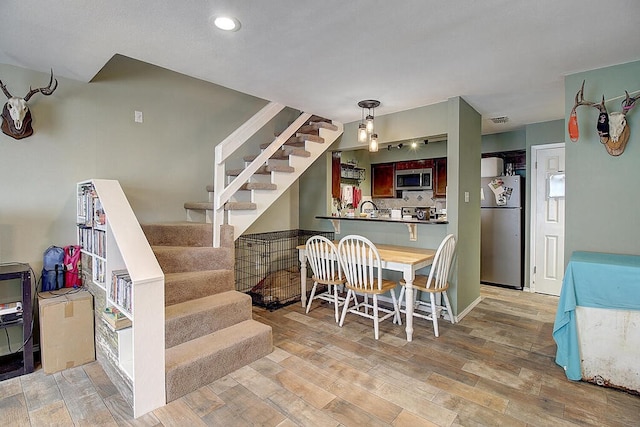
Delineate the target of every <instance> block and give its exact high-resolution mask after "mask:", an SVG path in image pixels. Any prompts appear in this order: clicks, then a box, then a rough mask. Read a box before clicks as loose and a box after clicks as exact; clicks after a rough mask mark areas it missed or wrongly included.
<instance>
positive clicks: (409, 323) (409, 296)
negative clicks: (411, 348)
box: [398, 271, 415, 341]
mask: <svg viewBox="0 0 640 427" xmlns="http://www.w3.org/2000/svg"><path fill="white" fill-rule="evenodd" d="M414 277H415V273H413V272H411V271H405V272H403V273H402V278H403V279H404V283H405V303H406V312H407V317H406V319H405V324H406V328H405V330H406V332H407V341H411V340H413V279H414ZM398 304H399V302H398Z"/></svg>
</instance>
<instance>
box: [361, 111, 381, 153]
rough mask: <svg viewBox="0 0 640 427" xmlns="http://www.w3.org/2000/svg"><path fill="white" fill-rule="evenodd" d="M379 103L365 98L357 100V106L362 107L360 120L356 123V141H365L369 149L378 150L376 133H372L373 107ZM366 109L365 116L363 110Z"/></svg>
mask: <svg viewBox="0 0 640 427" xmlns="http://www.w3.org/2000/svg"><path fill="white" fill-rule="evenodd" d="M379 105H380V101H376V100H374V99H367V100H364V101H360V102H358V107H360V108H362V120H361V122H360V124H359V125H358V142H359V143H363V144H365V143H367V142H368V145H369V151H371V152H376V151H378V134H376V133H373V114H374V111H373V110H374V109H375V108H376V107H378V106H379ZM365 108H366V109H367V110H368V112H367V116H366V118H365V115H364V110H365Z"/></svg>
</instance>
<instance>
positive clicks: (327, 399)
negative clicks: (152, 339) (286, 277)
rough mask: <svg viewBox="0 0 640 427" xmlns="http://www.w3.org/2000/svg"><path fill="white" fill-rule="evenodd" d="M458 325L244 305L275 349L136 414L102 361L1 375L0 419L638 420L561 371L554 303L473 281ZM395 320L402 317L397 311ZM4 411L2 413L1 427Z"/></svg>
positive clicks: (618, 426)
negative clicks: (409, 337) (266, 328)
mask: <svg viewBox="0 0 640 427" xmlns="http://www.w3.org/2000/svg"><path fill="white" fill-rule="evenodd" d="M481 295H482V301H481V302H480V303H479V304H478V305H477V306H476V307H475V308H474V309H473V310H471V311H470V312H469V313H468V314H467V315H466V316H465V317H464V318H463V319H461V321H460V322H459V323H457V324H454V325H452V324H451V323H449V322H447V321H442V322H440V336H439V337H438V338H436V337H435V336H434V334H433V325H432V324H431V322H428V321H426V320H424V319H416V321H415V322H414V339H413V341H412V342H407V341H406V335H405V330H404V325H403V326H399V325H394V324H393V323H392V322H391V321H385V322H383V323H382V324H381V325H380V339H379V340H375V339H374V337H373V324H372V322H371V321H370V320H369V319H364V318H362V317H360V316H355V315H350V316H347V319H346V320H345V323H344V326H343V327H340V326H338V325H337V324H336V322H335V319H334V312H333V307H332V306H331V305H330V304H325V303H317V304H314V307H313V309H312V310H311V312H310V313H309V314H308V315H307V314H305V312H304V309H303V308H302V307H300V305H299V304H292V305H289V306H286V307H283V308H281V309H278V310H275V311H268V310H265V309H262V308H260V307H254V308H253V315H254V319H256V320H258V321H261V322H263V323H265V324H268V325H271V326H272V327H273V342H274V346H275V347H274V351H273V352H272V353H271V354H269V355H267V356H265V357H264V358H262V359H259V360H257V361H255V362H253V363H251V364H250V365H248V366H245V367H243V368H240V369H238V370H237V371H235V372H232V373H230V374H229V375H226V376H224V377H222V378H220V379H218V380H216V381H214V382H212V383H210V384H208V385H206V386H204V387H201V388H200V389H198V390H195V391H193V392H191V393H189V394H188V395H186V396H183V397H182V398H180V399H177V400H175V401H174V402H171V403H169V404H168V405H166V406H164V407H162V408H159V409H157V410H155V411H153V412H151V413H148V414H145V415H143V416H141V417H139V418H138V419H134V418H133V410H132V409H131V407H130V406H129V405H128V404H127V403H126V401H125V400H124V399H123V398H122V396H121V395H120V393H119V392H118V391H117V388H116V387H115V386H114V385H113V384H112V383H111V381H110V380H109V378H108V376H107V375H106V374H105V372H104V371H103V370H102V368H101V367H100V365H99V363H98V362H92V363H89V364H87V365H84V366H83V367H78V368H73V369H70V370H67V371H63V372H60V373H56V374H53V375H45V374H44V373H43V372H42V369H40V368H39V369H38V370H37V371H36V372H34V373H32V374H29V375H25V376H23V377H19V378H14V379H10V380H5V381H3V382H0V426H2V425H11V426H14V425H25V426H45V425H46V426H49V425H62V426H68V425H77V426H82V425H117V426H133V427H137V426H145V427H149V426H158V427H161V426H184V425H189V426H198V425H200V426H204V425H207V426H231V427H234V426H242V427H244V426H249V425H260V426H274V427H293V426H362V425H367V426H395V427H404V426H411V427H414V426H428V427H432V426H446V427H448V426H452V427H453V426H508V427H512V426H515V427H517V426H527V427H529V426H536V427H537V426H554V427H555V426H599V427H600V426H605V427H609V426H615V427H632V426H633V427H637V426H639V425H640V397H639V396H637V395H634V394H630V393H626V392H623V391H620V390H615V389H610V388H604V387H599V386H596V385H594V384H590V383H585V382H581V381H577V382H576V381H569V380H567V378H566V376H565V374H564V371H563V369H562V368H561V367H560V366H558V365H556V363H555V351H556V346H555V342H554V341H553V338H552V336H551V334H552V330H553V322H554V319H555V310H556V306H557V298H556V297H551V296H548V295H536V294H530V293H526V292H522V291H515V290H511V289H505V288H499V287H491V286H482V287H481ZM403 323H404V319H403ZM6 419H10V420H11V422H10V423H9V424H7V422H5V420H6Z"/></svg>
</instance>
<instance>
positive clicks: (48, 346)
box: [38, 289, 96, 374]
mask: <svg viewBox="0 0 640 427" xmlns="http://www.w3.org/2000/svg"><path fill="white" fill-rule="evenodd" d="M38 306H39V313H40V353H41V356H42V368H43V369H44V372H45V373H46V374H53V373H54V372H58V371H62V370H64V369H69V368H73V367H74V366H79V365H83V364H85V363H88V362H91V361H93V360H95V359H96V351H95V343H94V337H93V335H94V329H93V318H94V316H93V295H91V294H90V293H89V292H86V291H79V292H78V291H77V290H75V289H74V290H70V292H68V293H66V294H61V291H59V290H58V291H53V292H42V293H41V294H40V295H39V296H38Z"/></svg>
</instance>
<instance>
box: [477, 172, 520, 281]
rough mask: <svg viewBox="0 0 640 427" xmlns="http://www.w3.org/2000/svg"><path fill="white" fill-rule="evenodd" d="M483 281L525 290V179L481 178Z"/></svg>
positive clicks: (481, 264)
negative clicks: (523, 206)
mask: <svg viewBox="0 0 640 427" xmlns="http://www.w3.org/2000/svg"><path fill="white" fill-rule="evenodd" d="M481 184H482V186H481V194H480V199H481V200H480V206H481V208H480V218H481V228H480V232H481V236H480V242H481V244H480V281H481V282H482V283H488V284H496V285H503V286H510V287H514V288H516V289H522V284H523V253H524V251H523V249H524V248H523V244H524V228H523V222H524V221H523V212H524V210H523V209H522V205H523V203H522V201H523V200H524V198H523V197H522V193H523V185H522V184H523V178H522V177H520V176H518V175H515V176H498V177H493V178H481Z"/></svg>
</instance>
